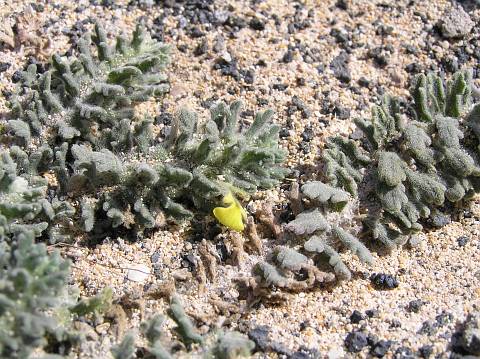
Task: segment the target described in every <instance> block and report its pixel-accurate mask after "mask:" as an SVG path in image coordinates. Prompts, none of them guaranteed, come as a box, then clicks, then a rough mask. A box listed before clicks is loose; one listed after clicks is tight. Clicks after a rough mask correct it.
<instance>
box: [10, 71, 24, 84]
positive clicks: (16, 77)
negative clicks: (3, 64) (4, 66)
mask: <svg viewBox="0 0 480 359" xmlns="http://www.w3.org/2000/svg"><path fill="white" fill-rule="evenodd" d="M21 79H22V72H21V71H20V70H17V71H15V72H14V73H13V75H12V82H13V83H17V82H19V81H20V80H21Z"/></svg>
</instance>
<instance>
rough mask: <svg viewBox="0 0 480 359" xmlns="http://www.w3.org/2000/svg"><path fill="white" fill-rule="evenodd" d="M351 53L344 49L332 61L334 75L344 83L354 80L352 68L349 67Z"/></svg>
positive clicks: (331, 66)
mask: <svg viewBox="0 0 480 359" xmlns="http://www.w3.org/2000/svg"><path fill="white" fill-rule="evenodd" d="M348 61H349V55H348V54H347V53H346V52H345V51H342V52H341V53H340V54H339V55H338V56H336V57H335V58H334V59H333V60H332V62H331V63H330V68H331V69H332V70H333V75H334V76H335V77H336V78H337V79H338V80H339V81H341V82H343V83H349V82H350V81H351V80H352V75H351V74H350V69H349V68H348Z"/></svg>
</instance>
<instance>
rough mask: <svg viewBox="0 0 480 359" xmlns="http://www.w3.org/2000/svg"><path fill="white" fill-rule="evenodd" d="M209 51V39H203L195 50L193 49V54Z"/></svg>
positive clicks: (197, 54) (202, 53) (199, 54)
mask: <svg viewBox="0 0 480 359" xmlns="http://www.w3.org/2000/svg"><path fill="white" fill-rule="evenodd" d="M207 52H208V41H207V39H202V41H200V43H199V44H198V45H197V47H196V48H195V50H194V51H193V54H194V55H195V56H201V55H205V54H206V53H207Z"/></svg>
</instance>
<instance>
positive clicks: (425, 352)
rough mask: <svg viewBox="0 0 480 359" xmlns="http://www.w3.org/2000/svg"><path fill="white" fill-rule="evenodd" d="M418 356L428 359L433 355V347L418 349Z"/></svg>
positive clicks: (427, 346)
mask: <svg viewBox="0 0 480 359" xmlns="http://www.w3.org/2000/svg"><path fill="white" fill-rule="evenodd" d="M418 354H419V355H420V357H421V358H425V359H428V358H430V357H431V356H432V354H433V345H424V346H422V347H420V348H419V349H418Z"/></svg>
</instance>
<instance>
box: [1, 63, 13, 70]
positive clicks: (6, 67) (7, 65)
mask: <svg viewBox="0 0 480 359" xmlns="http://www.w3.org/2000/svg"><path fill="white" fill-rule="evenodd" d="M10 66H11V65H10V64H9V63H8V62H0V72H5V71H7V70H8V68H9V67H10Z"/></svg>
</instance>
